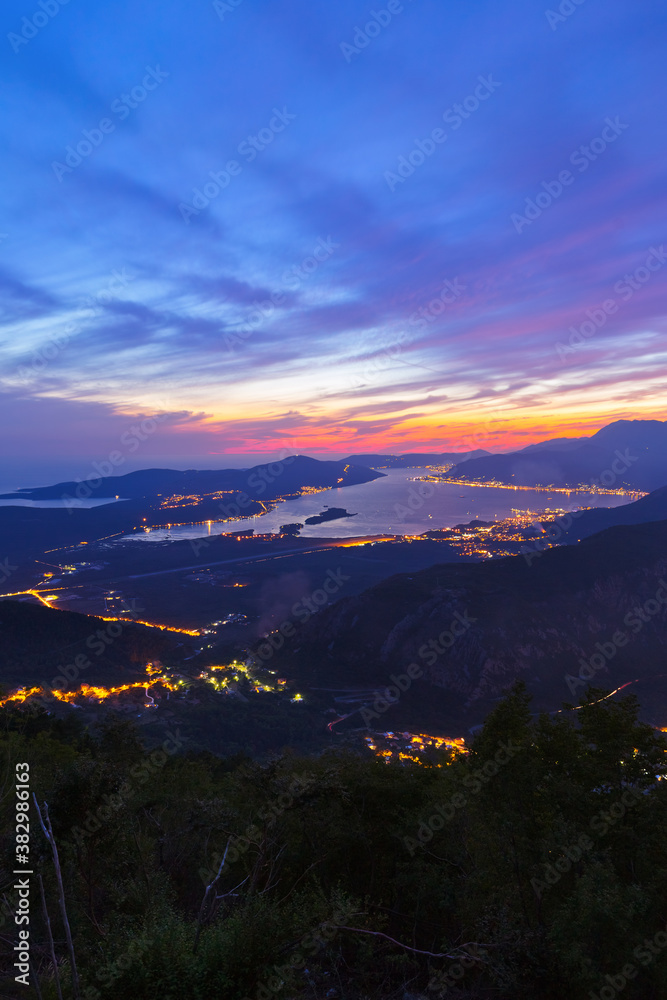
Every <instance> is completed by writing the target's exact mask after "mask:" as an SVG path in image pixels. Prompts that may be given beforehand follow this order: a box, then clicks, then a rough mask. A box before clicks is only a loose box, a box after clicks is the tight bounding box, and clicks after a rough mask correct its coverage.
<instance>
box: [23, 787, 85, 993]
mask: <svg viewBox="0 0 667 1000" xmlns="http://www.w3.org/2000/svg"><path fill="white" fill-rule="evenodd" d="M32 797H33V801H34V803H35V809H36V810H37V816H38V818H39V825H40V826H41V828H42V830H43V832H44V836H45V837H46V839H47V841H48V842H49V845H50V847H51V854H52V855H53V867H54V868H55V872H56V881H57V883H58V898H59V902H60V914H61V916H62V920H63V924H64V927H65V937H66V938H67V950H68V952H69V957H70V962H71V965H72V993H73V995H74V1000H79V997H80V993H79V974H78V972H77V969H76V958H75V957H74V942H73V941H72V931H71V929H70V925H69V920H68V919H67V907H66V906H65V887H64V885H63V876H62V872H61V870H60V858H59V857H58V846H57V844H56V838H55V837H54V835H53V828H52V826H51V819H50V817H49V806H48V803H47V802H45V803H44V819H42V812H41V810H40V808H39V803H38V802H37V796H36V795H35V793H34V792H33V793H32Z"/></svg>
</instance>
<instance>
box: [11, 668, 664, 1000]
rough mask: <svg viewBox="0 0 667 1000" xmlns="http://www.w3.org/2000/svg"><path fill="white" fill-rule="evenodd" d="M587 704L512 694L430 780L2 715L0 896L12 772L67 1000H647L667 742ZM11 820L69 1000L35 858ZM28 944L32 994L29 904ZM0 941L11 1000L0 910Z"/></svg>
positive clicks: (612, 709)
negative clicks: (46, 815)
mask: <svg viewBox="0 0 667 1000" xmlns="http://www.w3.org/2000/svg"><path fill="white" fill-rule="evenodd" d="M599 697H600V693H599V692H591V693H590V695H589V704H587V705H586V706H585V707H583V708H582V709H580V710H579V711H576V712H574V711H568V712H564V713H562V714H559V715H556V716H551V717H548V716H544V717H540V718H537V719H535V718H533V717H532V716H531V714H530V706H529V699H528V696H527V695H526V693H525V691H524V690H523V689H522V688H520V687H519V688H516V689H515V690H514V691H513V692H512V693H511V694H510V695H509V696H508V697H507V698H506V699H505V701H503V702H502V703H501V704H500V705H499V706H498V707H497V708H496V710H495V711H494V712H493V713H492V715H491V716H490V717H489V719H488V720H487V723H486V725H485V726H484V728H483V730H482V731H481V732H480V733H479V735H478V736H477V738H476V739H475V741H474V744H473V746H472V749H471V751H470V753H469V755H468V756H459V757H457V758H456V759H455V760H454V761H453V762H451V763H449V764H448V763H447V761H448V758H445V757H443V759H442V760H441V761H440V762H439V763H440V765H441V766H437V765H434V766H431V765H426V766H418V765H412V764H408V765H407V766H404V765H403V764H394V763H385V761H384V760H378V759H376V758H371V757H363V756H360V755H355V754H353V753H351V752H338V753H337V752H333V751H327V752H325V753H323V754H321V755H320V756H317V757H300V756H297V755H295V754H294V753H291V752H289V751H285V752H284V753H283V754H282V755H280V756H279V757H276V758H275V759H273V760H271V761H270V762H268V763H266V762H265V763H263V764H259V763H257V762H254V761H252V760H250V759H248V758H243V757H240V756H239V757H236V758H232V759H220V758H217V757H215V756H213V755H211V754H208V753H199V754H193V753H187V752H184V750H183V747H182V746H180V747H179V742H180V741H179V735H178V733H174V734H172V736H171V737H168V738H167V739H166V740H165V742H164V745H163V746H161V747H157V748H155V747H148V748H147V747H145V746H144V745H143V744H142V742H141V740H140V738H139V736H138V733H137V731H136V730H135V729H134V728H133V726H132V724H131V723H128V722H121V721H118V720H114V719H112V718H110V719H109V720H108V722H107V723H106V724H105V725H104V726H103V727H101V728H100V729H99V730H98V731H96V732H89V731H86V730H84V729H83V727H82V726H81V725H80V724H77V723H76V721H75V717H74V714H73V715H72V716H71V717H70V718H69V719H68V720H67V721H62V720H60V721H59V720H55V719H53V718H52V717H50V716H48V715H46V714H45V713H43V712H42V711H41V710H39V709H27V708H25V707H24V708H21V709H9V708H8V709H5V710H3V713H2V723H3V731H2V736H1V742H2V747H1V756H0V759H1V760H2V762H3V764H2V767H3V789H4V790H3V804H4V806H5V810H4V814H3V816H4V818H3V829H2V834H3V853H2V865H3V869H4V871H3V872H2V889H3V891H4V893H5V894H6V895H5V898H6V900H7V901H8V902H9V903H11V904H13V905H15V904H14V897H13V895H12V889H11V886H12V884H13V881H14V876H13V875H12V874H11V873H12V870H13V868H14V867H15V864H14V860H13V859H14V843H13V810H12V805H13V785H14V766H15V763H16V762H21V761H26V762H28V763H29V764H30V770H31V775H32V785H33V788H34V790H35V792H36V793H37V798H38V800H39V802H40V803H43V802H44V801H45V800H46V801H47V802H48V804H49V812H50V817H51V820H52V823H53V831H54V834H55V838H56V841H57V844H58V849H59V853H60V861H61V865H62V870H63V881H64V889H65V897H66V904H67V910H68V915H69V920H70V923H71V927H72V934H73V939H74V947H75V953H76V961H77V965H78V972H79V977H80V980H81V984H80V995H81V997H85V998H86V1000H89V998H90V1000H92V998H95V1000H97V998H100V1000H121V998H122V1000H126V998H129V997H132V998H136V1000H215V998H218V997H220V998H222V997H224V998H225V1000H236V998H239V1000H241V998H244V997H249V998H255V997H257V998H261V1000H271V998H272V997H276V998H279V997H286V998H290V997H291V998H297V997H299V998H300V997H303V998H306V997H308V998H325V997H330V998H355V1000H356V998H362V997H368V998H390V997H396V998H403V996H404V994H405V993H406V991H407V992H408V993H410V994H423V995H424V996H427V997H429V998H430V997H433V998H437V997H443V996H447V997H459V998H464V997H491V996H493V997H496V998H507V1000H509V998H512V1000H517V998H530V1000H535V998H544V1000H550V998H554V1000H556V998H559V1000H560V998H562V997H565V996H567V997H568V998H573V1000H577V998H582V1000H583V998H589V997H590V996H591V994H592V995H593V996H594V997H597V996H600V995H601V996H602V997H603V998H610V997H614V996H616V995H617V994H618V993H622V995H623V997H624V998H627V1000H633V998H641V1000H657V998H661V997H665V996H666V995H667V963H666V962H665V956H667V934H665V933H664V932H665V925H666V923H667V907H666V906H665V899H666V898H667V837H666V834H667V787H666V786H665V783H664V782H663V781H658V780H656V779H657V776H659V775H662V774H663V773H667V766H666V764H667V759H666V758H665V752H666V749H667V743H665V740H664V738H663V736H662V734H660V733H657V732H655V731H654V730H653V729H652V728H651V727H649V726H646V725H644V724H642V723H640V722H638V721H637V706H636V703H635V702H634V700H633V699H631V698H626V699H623V700H622V701H616V702H614V701H612V700H608V701H603V702H601V703H598V704H592V702H593V701H594V700H595V699H596V698H599ZM31 820H32V823H31V827H32V851H33V867H34V870H35V872H36V873H37V872H41V873H42V875H43V877H44V884H45V892H46V899H47V903H48V908H49V913H50V918H51V923H52V927H53V931H54V937H55V948H56V952H57V956H58V965H59V970H60V978H61V981H62V990H63V996H64V997H65V998H69V997H72V996H74V995H75V992H74V989H73V982H72V969H71V965H70V962H69V958H68V951H67V948H66V946H65V935H64V927H63V924H62V921H61V917H60V914H59V908H58V888H57V883H56V880H55V876H54V868H53V864H52V860H51V852H50V850H49V847H48V845H47V843H46V840H45V838H44V836H43V834H42V832H41V830H40V829H39V826H38V824H37V823H36V822H35V814H34V811H33V814H32V816H31ZM223 859H224V864H222V865H221V861H222V860H223ZM218 875H219V877H218V878H217V881H215V884H214V885H213V886H212V887H211V888H210V889H209V891H208V893H206V892H205V890H206V886H207V885H210V884H211V883H212V882H213V881H214V880H215V879H216V876H218ZM35 879H36V876H34V877H33V883H34V882H35ZM30 928H31V940H32V951H33V961H34V965H35V968H36V969H38V970H39V979H40V984H41V991H42V996H43V997H44V1000H53V998H55V997H56V995H57V994H56V984H55V981H54V974H53V968H52V964H51V962H50V959H49V950H48V945H47V941H48V938H47V932H46V928H45V925H44V921H43V919H42V915H41V912H40V903H39V896H38V891H37V894H36V895H35V894H33V898H32V915H31V925H30ZM1 934H2V943H3V952H4V957H3V964H4V969H3V971H4V974H5V976H6V978H5V979H4V980H3V983H2V985H1V986H0V993H1V994H2V995H4V996H27V995H28V994H29V991H27V990H26V989H25V988H23V987H20V986H17V985H16V984H15V983H14V982H13V978H12V977H13V973H12V971H11V963H12V961H13V959H12V958H10V955H11V951H12V948H13V945H14V943H15V940H16V928H15V927H14V923H13V917H12V916H11V914H10V915H8V914H7V913H6V912H5V915H4V923H3V927H2V931H1ZM601 990H602V993H601V994H600V991H601Z"/></svg>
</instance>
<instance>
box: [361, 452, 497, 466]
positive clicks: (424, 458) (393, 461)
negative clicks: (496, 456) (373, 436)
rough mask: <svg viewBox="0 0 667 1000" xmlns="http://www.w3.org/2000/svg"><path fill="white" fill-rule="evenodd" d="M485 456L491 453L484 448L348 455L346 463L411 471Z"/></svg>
mask: <svg viewBox="0 0 667 1000" xmlns="http://www.w3.org/2000/svg"><path fill="white" fill-rule="evenodd" d="M483 455H490V452H488V451H484V449H483V448H477V449H476V450H475V451H468V452H465V453H462V452H460V451H443V452H431V451H428V452H411V453H409V454H407V455H375V454H369V455H348V457H347V458H344V459H343V461H344V462H353V463H356V464H357V465H370V466H371V468H382V469H409V468H415V467H418V466H424V465H449V464H450V462H461V461H466V460H468V459H473V458H481V457H482V456H483Z"/></svg>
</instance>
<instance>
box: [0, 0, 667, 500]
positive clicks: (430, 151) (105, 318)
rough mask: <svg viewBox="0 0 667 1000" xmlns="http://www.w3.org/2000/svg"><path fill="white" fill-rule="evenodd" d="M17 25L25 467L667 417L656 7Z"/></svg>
mask: <svg viewBox="0 0 667 1000" xmlns="http://www.w3.org/2000/svg"><path fill="white" fill-rule="evenodd" d="M0 17H1V18H2V31H0V45H4V49H5V51H4V57H3V58H2V60H1V61H0V64H1V66H2V70H1V72H2V84H3V92H4V93H5V94H6V95H7V98H8V99H7V101H6V103H5V135H6V137H7V140H8V141H7V142H6V143H5V149H4V152H3V153H2V159H3V161H4V162H3V170H2V175H3V184H2V187H1V188H0V288H1V290H2V295H1V297H0V304H1V309H0V324H1V325H0V344H1V348H2V349H1V351H0V419H2V421H3V426H4V427H5V435H4V440H3V456H4V457H3V478H4V480H9V479H11V480H12V482H14V480H15V483H14V484H15V485H17V486H18V485H32V484H34V483H35V482H37V481H41V480H44V481H48V479H49V477H50V476H51V475H56V474H57V473H61V472H62V474H63V475H67V476H76V475H77V473H78V474H80V475H81V476H82V477H83V476H85V475H86V474H87V473H88V472H89V471H90V463H91V462H92V461H97V462H98V463H105V462H107V461H108V458H109V455H110V454H111V453H114V454H120V455H121V457H122V462H120V461H119V467H120V466H124V471H129V470H130V468H140V467H146V466H148V465H155V464H159V465H163V466H165V465H166V466H172V467H179V468H187V467H194V466H197V467H209V468H221V467H226V466H233V465H243V464H247V463H248V456H266V457H267V458H269V457H271V458H273V457H275V456H279V455H281V454H282V455H285V454H288V453H295V452H300V453H305V454H311V455H314V456H316V457H342V456H344V455H347V454H350V453H352V452H360V451H379V452H392V453H401V452H408V451H415V450H442V451H461V452H467V451H470V450H472V449H474V448H486V449H487V450H491V451H499V450H509V449H511V448H515V447H523V446H524V445H527V444H529V443H532V442H535V441H539V440H542V439H545V438H551V437H560V436H578V435H586V434H590V433H592V432H594V431H595V430H597V429H598V428H599V427H601V426H604V425H605V424H607V423H610V422H611V421H612V420H615V419H620V418H632V417H635V418H636V417H646V418H658V419H664V418H665V416H666V414H665V391H664V374H665V361H666V359H667V349H666V346H665V344H666V341H665V332H666V319H665V317H666V314H667V306H666V305H665V290H666V288H667V256H666V255H665V250H666V249H667V232H666V230H665V217H666V211H665V210H666V208H667V186H666V185H665V182H664V181H665V178H664V172H665V162H667V161H666V157H665V146H666V145H667V128H666V125H667V122H666V117H667V102H666V101H665V86H664V51H665V42H666V40H667V30H666V29H667V12H666V10H665V8H664V4H662V3H661V2H660V0H645V2H644V3H643V4H641V5H636V4H632V3H630V2H629V0H626V2H620V0H606V2H605V3H604V4H603V3H601V0H579V2H578V3H577V2H576V0H562V2H561V3H560V6H558V5H555V6H554V7H553V8H545V7H544V5H543V4H540V3H536V2H529V0H505V2H504V3H502V4H498V3H497V2H492V0H466V2H463V0H456V2H448V3H445V2H443V0H403V2H399V0H379V2H378V3H377V4H375V5H372V4H368V3H366V2H361V0H337V2H336V3H335V4H325V3H322V2H321V0H320V2H317V0H316V2H313V0H290V2H289V3H288V4H286V3H283V4H280V3H276V2H275V0H228V2H224V0H216V2H215V3H213V2H208V0H195V2H193V3H189V4H185V3H183V2H181V3H176V2H174V0H160V3H157V2H155V0H145V2H144V3H142V4H136V3H135V2H132V3H131V2H129V0H127V2H124V0H111V2H109V3H106V4H96V5H91V4H84V3H82V2H80V0H68V2H67V3H65V4H60V3H59V0H42V2H41V4H40V3H38V0H34V2H33V0H24V2H22V3H21V5H20V9H19V8H18V7H17V5H7V6H6V7H5V8H4V9H3V11H2V14H1V15H0ZM661 240H664V241H665V244H664V245H663V244H662V243H661ZM5 485H6V484H5Z"/></svg>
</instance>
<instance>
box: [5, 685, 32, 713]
mask: <svg viewBox="0 0 667 1000" xmlns="http://www.w3.org/2000/svg"><path fill="white" fill-rule="evenodd" d="M41 693H42V688H41V687H33V688H20V689H19V690H18V691H15V692H14V694H10V695H7V697H6V698H3V699H2V701H0V708H2V707H3V706H4V705H6V704H7V703H8V702H10V701H18V702H22V701H26V700H27V699H28V698H31V697H32V696H33V695H35V694H41Z"/></svg>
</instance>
